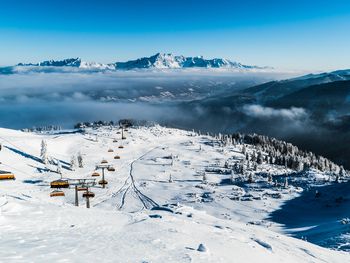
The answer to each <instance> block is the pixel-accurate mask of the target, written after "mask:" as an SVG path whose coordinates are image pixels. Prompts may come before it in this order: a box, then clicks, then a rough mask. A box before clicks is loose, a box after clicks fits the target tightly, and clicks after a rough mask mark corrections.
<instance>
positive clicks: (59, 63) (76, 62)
mask: <svg viewBox="0 0 350 263" xmlns="http://www.w3.org/2000/svg"><path fill="white" fill-rule="evenodd" d="M80 65H81V59H80V58H67V59H64V60H46V61H42V62H39V63H19V64H17V66H41V67H80Z"/></svg>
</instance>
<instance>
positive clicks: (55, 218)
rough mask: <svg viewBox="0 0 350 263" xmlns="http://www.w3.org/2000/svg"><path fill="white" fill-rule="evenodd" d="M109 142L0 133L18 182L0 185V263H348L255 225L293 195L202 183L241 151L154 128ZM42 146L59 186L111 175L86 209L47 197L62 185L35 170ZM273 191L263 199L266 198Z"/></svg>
mask: <svg viewBox="0 0 350 263" xmlns="http://www.w3.org/2000/svg"><path fill="white" fill-rule="evenodd" d="M117 132H118V130H117V129H115V128H110V129H109V128H99V129H87V130H86V133H84V134H82V133H72V132H69V131H68V132H65V133H64V132H61V133H52V134H48V133H47V134H34V133H24V132H20V131H14V130H7V129H0V140H1V142H2V144H3V147H2V151H1V152H0V160H1V162H2V164H1V166H0V167H1V169H2V170H7V171H12V172H13V173H15V175H16V180H15V181H0V184H1V188H0V235H1V238H0V247H1V250H0V261H1V262H86V261H87V260H88V261H97V260H99V261H101V262H341V263H344V262H350V257H349V254H348V253H345V252H339V251H333V250H329V249H326V248H321V247H318V246H316V245H313V244H311V243H308V242H305V241H303V240H300V239H295V238H292V237H288V236H286V235H284V234H281V233H277V232H275V231H273V230H272V229H274V226H273V224H272V223H271V222H267V221H265V220H263V219H264V218H266V216H267V215H268V214H269V212H271V211H275V210H276V209H277V208H278V207H280V206H281V205H282V203H283V202H284V201H285V200H290V199H292V198H293V197H296V196H298V192H299V191H300V188H299V187H292V186H290V188H288V189H285V190H283V191H282V190H278V192H279V193H280V198H275V197H267V198H265V199H260V200H259V198H258V197H259V196H262V193H263V192H262V191H260V190H259V191H258V190H256V191H255V190H254V187H251V188H253V189H252V193H253V194H250V193H249V190H248V188H243V187H239V186H237V185H231V184H224V183H221V182H222V181H223V179H226V180H227V179H228V178H230V176H231V175H223V174H217V173H203V172H204V170H205V168H206V167H213V166H215V165H216V167H220V164H221V162H223V161H225V160H226V159H227V158H228V157H232V158H236V159H241V158H242V157H243V155H242V153H241V148H240V147H241V146H240V145H235V146H227V147H225V148H223V147H219V146H217V145H216V144H213V143H211V142H213V140H214V139H213V138H212V137H209V136H198V135H196V134H194V133H192V132H186V131H181V130H175V129H167V128H162V127H159V126H155V127H150V128H146V127H141V128H132V129H129V130H128V132H127V134H126V139H125V140H121V135H120V134H119V133H117ZM42 140H45V141H46V143H47V150H48V153H47V154H48V157H49V159H50V158H51V159H57V160H60V163H61V165H62V171H63V175H62V176H63V178H71V179H77V178H92V177H91V174H92V172H94V170H95V166H96V165H97V164H99V163H100V162H101V161H102V160H103V159H105V160H107V161H108V163H109V164H111V165H113V166H114V168H115V169H116V171H115V172H108V171H106V177H105V179H106V180H107V181H108V185H107V187H106V188H105V189H102V188H101V187H100V186H96V187H94V188H91V191H93V192H94V193H95V197H94V198H91V208H90V209H87V208H85V200H84V198H82V197H81V192H80V193H79V204H80V206H79V207H76V206H74V190H73V189H64V190H63V191H64V192H65V196H64V197H50V196H49V195H50V192H51V191H52V189H50V182H51V181H53V180H57V179H59V178H60V175H59V174H57V173H56V172H55V171H56V168H57V167H56V166H55V165H53V164H47V165H44V164H43V163H42V162H41V160H40V158H39V156H40V145H41V142H42ZM115 141H117V142H115ZM119 146H123V148H120V147H119ZM109 149H112V150H113V152H111V151H109ZM248 151H249V149H248ZM79 152H80V153H81V155H82V157H83V163H84V167H83V168H78V167H77V168H75V170H74V171H72V170H70V168H69V162H70V159H71V156H72V155H74V156H77V155H78V153H79ZM116 155H118V156H120V157H121V158H120V159H114V156H116ZM266 169H268V170H269V171H270V173H271V174H273V175H276V176H278V174H280V173H283V172H284V171H283V169H284V168H281V167H273V166H271V167H270V166H266V165H265V166H264V165H262V166H261V167H259V171H260V170H261V171H262V170H266ZM203 175H205V176H203ZM318 176H319V177H322V175H318V174H316V175H315V178H316V177H318ZM97 180H100V178H98V179H97ZM292 184H293V183H291V182H290V185H292ZM276 189H277V188H276ZM276 189H275V188H274V187H270V188H269V189H267V190H266V191H265V193H270V196H273V194H274V193H275V194H276V191H277V190H276ZM246 191H248V193H245V192H246ZM259 193H260V194H259ZM265 196H268V195H265ZM237 197H238V199H237ZM244 198H248V199H251V200H254V201H251V202H248V201H243V200H244ZM156 204H158V205H160V206H161V207H154V206H156ZM151 207H153V209H152V208H151ZM146 208H148V209H146ZM252 219H253V222H252ZM276 228H277V227H276Z"/></svg>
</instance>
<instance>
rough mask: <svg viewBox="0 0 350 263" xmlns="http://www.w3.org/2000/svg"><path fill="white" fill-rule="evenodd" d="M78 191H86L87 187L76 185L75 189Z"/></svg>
mask: <svg viewBox="0 0 350 263" xmlns="http://www.w3.org/2000/svg"><path fill="white" fill-rule="evenodd" d="M77 190H78V191H79V192H80V191H87V188H86V187H78V189H77Z"/></svg>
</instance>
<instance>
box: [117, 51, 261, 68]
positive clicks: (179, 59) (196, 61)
mask: <svg viewBox="0 0 350 263" xmlns="http://www.w3.org/2000/svg"><path fill="white" fill-rule="evenodd" d="M115 65H116V68H117V69H135V68H158V69H164V68H172V69H175V68H234V69H267V67H258V66H247V65H242V64H241V63H238V62H232V61H230V60H228V59H222V58H214V59H205V58H203V57H201V56H199V57H184V56H174V55H173V54H165V53H163V54H161V53H158V54H155V55H154V56H151V57H144V58H140V59H137V60H130V61H127V62H116V63H115Z"/></svg>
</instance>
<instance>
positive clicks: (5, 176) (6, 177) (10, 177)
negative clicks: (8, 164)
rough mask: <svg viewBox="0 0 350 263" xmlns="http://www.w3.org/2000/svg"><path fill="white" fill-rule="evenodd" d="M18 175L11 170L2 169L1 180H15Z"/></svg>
mask: <svg viewBox="0 0 350 263" xmlns="http://www.w3.org/2000/svg"><path fill="white" fill-rule="evenodd" d="M15 179H16V177H15V175H14V174H13V173H11V172H6V171H0V180H15Z"/></svg>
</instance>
